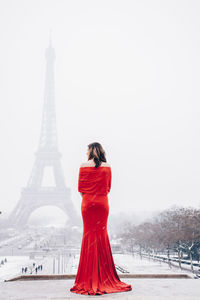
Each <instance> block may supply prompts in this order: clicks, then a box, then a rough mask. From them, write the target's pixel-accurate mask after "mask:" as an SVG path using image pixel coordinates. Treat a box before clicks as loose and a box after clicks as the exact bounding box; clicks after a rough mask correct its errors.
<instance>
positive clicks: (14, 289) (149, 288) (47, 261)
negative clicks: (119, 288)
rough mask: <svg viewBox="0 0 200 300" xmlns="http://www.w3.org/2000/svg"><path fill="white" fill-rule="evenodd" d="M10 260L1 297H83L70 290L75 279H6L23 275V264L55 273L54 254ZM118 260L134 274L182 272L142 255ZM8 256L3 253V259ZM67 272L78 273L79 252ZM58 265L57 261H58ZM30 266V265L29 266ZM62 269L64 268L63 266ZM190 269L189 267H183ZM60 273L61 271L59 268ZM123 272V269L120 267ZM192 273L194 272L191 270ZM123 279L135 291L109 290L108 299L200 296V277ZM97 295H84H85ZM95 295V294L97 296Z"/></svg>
mask: <svg viewBox="0 0 200 300" xmlns="http://www.w3.org/2000/svg"><path fill="white" fill-rule="evenodd" d="M6 258H7V261H8V262H7V263H5V264H4V265H3V266H1V267H0V279H1V280H0V290H1V293H0V300H33V299H34V300H35V299H37V300H44V299H49V300H50V299H51V300H56V299H57V300H58V299H59V300H61V299H71V298H77V299H83V295H77V294H74V293H72V292H70V288H71V287H72V286H73V284H74V280H71V279H70V280H33V281H10V282H4V281H3V280H4V279H8V278H11V277H15V276H16V275H21V267H22V266H29V267H31V266H32V263H33V262H36V264H40V263H42V264H43V270H42V271H39V272H38V274H52V271H53V268H52V266H53V257H46V258H44V259H42V258H41V259H34V260H33V259H29V257H28V256H21V257H20V256H7V257H6ZM113 258H114V262H115V264H116V266H117V265H119V266H120V267H123V268H124V269H126V270H128V271H129V272H130V273H132V274H136V273H137V274H142V273H145V274H152V273H156V274H160V273H162V274H163V273H168V274H174V273H181V270H180V269H177V268H172V269H170V268H169V266H168V265H167V264H166V263H164V262H163V263H161V262H158V261H153V260H148V259H147V258H143V259H142V260H141V259H140V257H139V256H132V255H128V254H113ZM1 259H4V257H0V260H1ZM65 262H66V268H65V274H76V272H77V268H78V262H79V255H75V256H74V255H72V256H71V257H68V259H67V260H65ZM56 268H57V265H56ZM29 270H30V269H29ZM60 270H61V268H60ZM183 272H184V273H186V271H183ZM55 273H56V274H58V273H57V271H56V272H55ZM117 273H118V274H119V276H120V274H121V273H120V272H119V271H117ZM188 274H190V275H191V272H190V273H189V272H188ZM121 281H123V282H126V283H130V284H132V288H133V289H132V291H129V292H123V293H113V294H107V295H106V294H105V295H103V296H101V297H104V298H107V299H114V298H117V297H119V298H120V299H134V300H200V284H199V282H200V281H199V279H185V278H184V279H176V278H162V279H159V278H121ZM91 297H93V296H86V295H84V299H91ZM94 297H95V296H94Z"/></svg>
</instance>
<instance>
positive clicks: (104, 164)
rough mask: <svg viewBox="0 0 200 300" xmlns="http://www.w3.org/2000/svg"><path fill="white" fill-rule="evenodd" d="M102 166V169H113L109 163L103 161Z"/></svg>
mask: <svg viewBox="0 0 200 300" xmlns="http://www.w3.org/2000/svg"><path fill="white" fill-rule="evenodd" d="M101 166H102V167H110V168H111V165H110V164H109V163H107V162H103V161H102V163H101Z"/></svg>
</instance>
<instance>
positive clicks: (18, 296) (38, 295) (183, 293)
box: [0, 278, 200, 300]
mask: <svg viewBox="0 0 200 300" xmlns="http://www.w3.org/2000/svg"><path fill="white" fill-rule="evenodd" d="M121 280H122V281H124V282H126V283H129V284H132V288H133V289H132V291H128V292H123V293H112V294H105V295H99V296H101V297H102V298H106V299H120V300H121V299H122V300H129V299H133V300H200V280H199V279H153V278H151V279H138V278H135V279H130V278H126V279H125V278H124V279H121ZM73 283H74V280H71V279H70V280H35V281H11V282H0V291H1V292H0V300H45V299H48V300H64V299H94V298H95V299H96V296H89V295H78V294H74V293H72V292H70V288H71V287H72V286H73Z"/></svg>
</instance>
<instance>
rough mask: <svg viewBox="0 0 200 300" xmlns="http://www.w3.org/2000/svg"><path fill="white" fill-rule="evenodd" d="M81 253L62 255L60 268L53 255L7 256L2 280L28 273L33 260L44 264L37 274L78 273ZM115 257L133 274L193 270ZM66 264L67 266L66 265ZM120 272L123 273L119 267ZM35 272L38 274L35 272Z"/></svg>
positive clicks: (145, 260) (150, 261)
mask: <svg viewBox="0 0 200 300" xmlns="http://www.w3.org/2000/svg"><path fill="white" fill-rule="evenodd" d="M79 257H80V255H79V254H77V255H75V256H74V255H72V256H71V257H65V259H63V257H62V256H61V257H60V268H59V267H58V263H59V260H58V259H57V258H55V260H54V258H53V257H45V258H36V259H29V257H28V256H6V259H7V262H6V263H5V264H4V265H2V266H1V267H0V281H4V280H7V279H10V278H13V277H17V276H19V275H22V271H21V270H22V267H25V266H27V267H28V271H27V273H26V274H27V275H29V274H30V273H31V271H33V262H35V263H36V266H37V265H39V264H42V266H43V270H42V271H40V270H39V271H38V273H37V274H42V275H49V274H63V273H64V274H76V273H77V269H78V263H79ZM4 258H5V257H0V261H1V260H4ZM113 259H114V262H115V265H116V267H117V266H120V267H122V268H123V269H125V270H127V271H128V272H129V273H131V274H142V273H146V274H152V273H156V274H160V273H162V274H164V273H186V272H188V274H191V272H190V271H189V269H188V271H186V270H180V269H179V268H174V267H172V268H171V269H170V268H169V266H168V264H167V263H164V262H159V261H153V260H149V259H147V258H142V259H140V257H139V256H138V255H137V256H132V255H128V254H113ZM64 265H65V266H64ZM117 272H118V274H119V275H120V274H122V273H121V272H120V271H119V270H118V269H117ZM33 274H36V273H35V272H33Z"/></svg>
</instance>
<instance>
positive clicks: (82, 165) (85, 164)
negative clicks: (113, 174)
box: [80, 161, 111, 168]
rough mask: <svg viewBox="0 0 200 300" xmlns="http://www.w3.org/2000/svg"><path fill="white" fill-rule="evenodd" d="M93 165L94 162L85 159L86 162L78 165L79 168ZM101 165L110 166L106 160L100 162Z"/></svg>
mask: <svg viewBox="0 0 200 300" xmlns="http://www.w3.org/2000/svg"><path fill="white" fill-rule="evenodd" d="M94 166H95V164H94V162H89V161H87V162H83V163H82V164H81V165H80V168H82V167H83V168H84V167H94ZM101 166H102V167H110V168H111V165H110V164H109V163H107V162H104V161H102V163H101Z"/></svg>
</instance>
